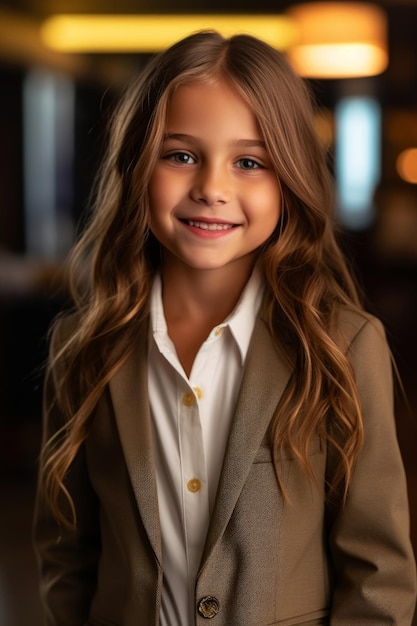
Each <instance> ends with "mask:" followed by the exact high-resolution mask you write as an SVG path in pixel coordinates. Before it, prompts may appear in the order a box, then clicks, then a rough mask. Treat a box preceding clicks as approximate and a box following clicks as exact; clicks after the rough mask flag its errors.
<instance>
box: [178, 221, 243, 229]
mask: <svg viewBox="0 0 417 626" xmlns="http://www.w3.org/2000/svg"><path fill="white" fill-rule="evenodd" d="M187 223H188V224H189V225H190V226H194V228H201V229H202V230H230V229H231V228H233V224H208V223H207V222H195V221H194V220H187Z"/></svg>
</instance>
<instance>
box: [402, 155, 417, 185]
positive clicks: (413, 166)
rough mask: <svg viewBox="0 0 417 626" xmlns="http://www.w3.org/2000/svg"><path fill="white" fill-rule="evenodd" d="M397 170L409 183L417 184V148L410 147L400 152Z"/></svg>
mask: <svg viewBox="0 0 417 626" xmlns="http://www.w3.org/2000/svg"><path fill="white" fill-rule="evenodd" d="M397 172H398V174H399V175H400V176H401V178H402V179H403V180H405V181H406V182H407V183H413V184H414V185H416V184H417V148H409V149H408V150H404V151H403V152H401V154H399V156H398V158H397Z"/></svg>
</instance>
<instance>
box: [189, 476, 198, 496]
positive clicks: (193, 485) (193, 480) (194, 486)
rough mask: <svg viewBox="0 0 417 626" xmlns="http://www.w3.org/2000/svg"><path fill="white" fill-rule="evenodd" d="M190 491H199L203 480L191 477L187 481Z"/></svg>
mask: <svg viewBox="0 0 417 626" xmlns="http://www.w3.org/2000/svg"><path fill="white" fill-rule="evenodd" d="M187 489H188V491H191V493H198V492H199V491H200V489H201V480H199V479H198V478H191V479H190V480H189V481H188V483H187Z"/></svg>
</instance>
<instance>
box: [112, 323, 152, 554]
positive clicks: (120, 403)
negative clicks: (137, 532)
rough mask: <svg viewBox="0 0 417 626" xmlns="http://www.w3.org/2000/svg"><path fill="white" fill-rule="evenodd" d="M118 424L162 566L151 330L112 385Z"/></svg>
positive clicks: (141, 337) (141, 335) (142, 335)
mask: <svg viewBox="0 0 417 626" xmlns="http://www.w3.org/2000/svg"><path fill="white" fill-rule="evenodd" d="M109 387H110V394H111V397H112V402H113V408H114V413H115V417H116V423H117V427H118V430H119V435H120V441H121V444H122V449H123V453H124V457H125V460H126V465H127V468H128V472H129V476H130V480H131V483H132V487H133V491H134V494H135V498H136V502H137V505H138V508H139V511H140V514H141V518H142V521H143V524H144V526H145V529H146V532H147V534H148V537H149V541H150V543H151V545H152V548H153V550H154V552H155V555H156V557H157V559H158V560H159V561H160V562H162V549H161V530H160V523H159V512H158V498H157V490H156V477H155V470H154V463H153V457H152V431H151V417H150V410H149V400H148V374H147V330H146V325H145V324H143V325H142V327H141V328H140V331H139V340H138V344H137V347H136V348H135V350H134V351H133V353H132V354H131V355H130V356H129V358H128V359H127V361H126V362H125V363H124V364H123V365H122V367H121V368H120V369H119V370H118V371H117V372H116V374H115V375H114V376H113V378H112V379H111V381H110V383H109Z"/></svg>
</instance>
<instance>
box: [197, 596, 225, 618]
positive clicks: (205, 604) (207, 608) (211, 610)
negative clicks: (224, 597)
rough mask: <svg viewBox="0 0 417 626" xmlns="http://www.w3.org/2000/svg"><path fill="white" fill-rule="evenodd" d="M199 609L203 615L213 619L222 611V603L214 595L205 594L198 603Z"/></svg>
mask: <svg viewBox="0 0 417 626" xmlns="http://www.w3.org/2000/svg"><path fill="white" fill-rule="evenodd" d="M197 610H198V612H199V614H200V615H201V617H205V618H206V619H213V617H216V615H217V613H218V612H219V611H220V603H219V601H218V600H217V598H215V597H214V596H205V597H204V598H201V600H200V602H199V603H198V607H197Z"/></svg>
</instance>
